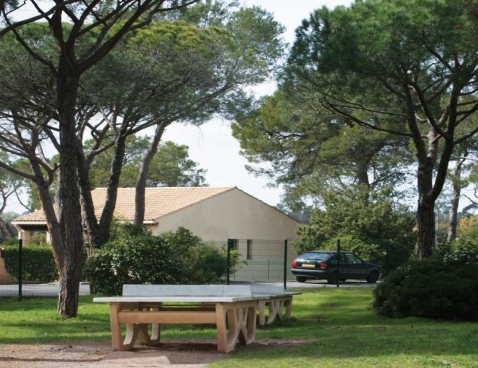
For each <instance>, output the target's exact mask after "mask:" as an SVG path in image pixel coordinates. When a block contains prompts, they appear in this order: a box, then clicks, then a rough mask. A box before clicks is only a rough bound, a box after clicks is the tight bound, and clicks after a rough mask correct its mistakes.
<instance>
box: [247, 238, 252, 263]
mask: <svg viewBox="0 0 478 368" xmlns="http://www.w3.org/2000/svg"><path fill="white" fill-rule="evenodd" d="M247 259H252V240H251V239H247Z"/></svg>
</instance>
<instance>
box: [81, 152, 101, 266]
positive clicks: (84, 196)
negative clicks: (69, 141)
mask: <svg viewBox="0 0 478 368" xmlns="http://www.w3.org/2000/svg"><path fill="white" fill-rule="evenodd" d="M78 183H79V187H80V203H81V218H82V223H83V234H84V237H85V243H86V245H87V257H88V258H89V257H91V255H92V254H93V248H94V247H95V245H96V242H97V238H98V220H97V219H96V216H95V207H94V205H93V199H92V197H91V183H90V177H89V167H88V164H87V163H86V160H85V156H84V153H83V151H82V150H80V152H78Z"/></svg>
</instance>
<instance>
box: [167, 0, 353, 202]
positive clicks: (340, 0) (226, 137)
mask: <svg viewBox="0 0 478 368" xmlns="http://www.w3.org/2000/svg"><path fill="white" fill-rule="evenodd" d="M351 2H352V1H351V0H295V1H290V0H242V3H244V4H245V5H247V6H252V5H258V6H260V7H262V8H264V9H266V10H268V11H269V12H271V13H273V14H274V16H275V19H276V20H277V21H278V22H279V23H281V24H282V25H284V26H285V27H286V33H285V34H284V39H285V40H286V42H288V43H289V44H292V43H293V41H294V31H295V29H296V28H297V27H298V26H299V25H300V24H301V22H302V20H303V19H305V18H308V17H309V14H310V13H311V12H312V11H313V10H315V9H318V8H321V7H322V6H324V5H325V6H327V7H328V8H334V7H336V6H338V5H349V4H350V3H351ZM260 91H264V92H263V93H267V94H271V93H272V92H273V91H274V86H273V85H272V84H269V85H266V86H263V88H261V89H260ZM163 140H171V141H173V142H175V143H177V144H185V145H187V146H189V157H190V158H191V159H192V160H194V161H196V162H198V163H199V166H200V167H201V168H204V169H206V170H207V173H206V181H207V183H208V184H209V185H210V186H237V187H238V188H239V189H241V190H243V191H245V192H247V193H249V194H250V195H252V196H254V197H256V198H258V199H260V200H261V201H263V202H266V203H267V204H270V205H272V206H275V205H277V204H278V203H279V202H280V196H281V194H282V191H281V189H276V188H269V187H267V184H268V180H267V179H265V178H261V177H259V178H258V177H255V176H254V175H253V174H250V173H248V172H247V170H246V169H245V167H244V166H245V165H246V164H247V160H246V159H245V158H244V157H242V156H240V155H239V151H240V146H239V142H238V141H237V140H236V139H235V138H233V137H232V135H231V129H230V127H229V123H228V122H227V121H224V120H212V121H210V122H208V123H206V124H203V125H202V126H201V127H200V128H197V127H194V126H190V125H180V124H173V125H171V126H169V127H168V128H167V129H166V132H165V134H164V136H163Z"/></svg>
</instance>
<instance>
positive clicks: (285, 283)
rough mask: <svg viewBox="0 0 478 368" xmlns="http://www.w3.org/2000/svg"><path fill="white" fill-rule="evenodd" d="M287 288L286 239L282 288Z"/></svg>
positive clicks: (285, 242)
mask: <svg viewBox="0 0 478 368" xmlns="http://www.w3.org/2000/svg"><path fill="white" fill-rule="evenodd" d="M286 288H287V239H286V240H284V289H286Z"/></svg>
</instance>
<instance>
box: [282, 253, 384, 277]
mask: <svg viewBox="0 0 478 368" xmlns="http://www.w3.org/2000/svg"><path fill="white" fill-rule="evenodd" d="M337 260H338V254H337V251H328V250H313V251H310V252H307V253H304V254H302V255H300V256H299V257H297V258H296V259H295V260H294V262H292V268H291V272H292V273H293V274H294V276H295V278H296V280H297V281H298V282H306V281H307V280H327V282H328V283H329V284H336V283H337V276H338V274H339V269H340V280H341V281H345V280H346V279H354V280H366V281H367V282H368V283H371V284H373V283H376V282H377V280H378V279H379V278H380V277H382V273H383V272H382V267H380V266H378V265H376V264H373V263H368V262H365V261H363V260H362V259H361V258H360V257H358V256H357V255H356V254H354V253H352V252H347V251H343V252H340V268H339V267H337V266H338V262H337Z"/></svg>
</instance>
